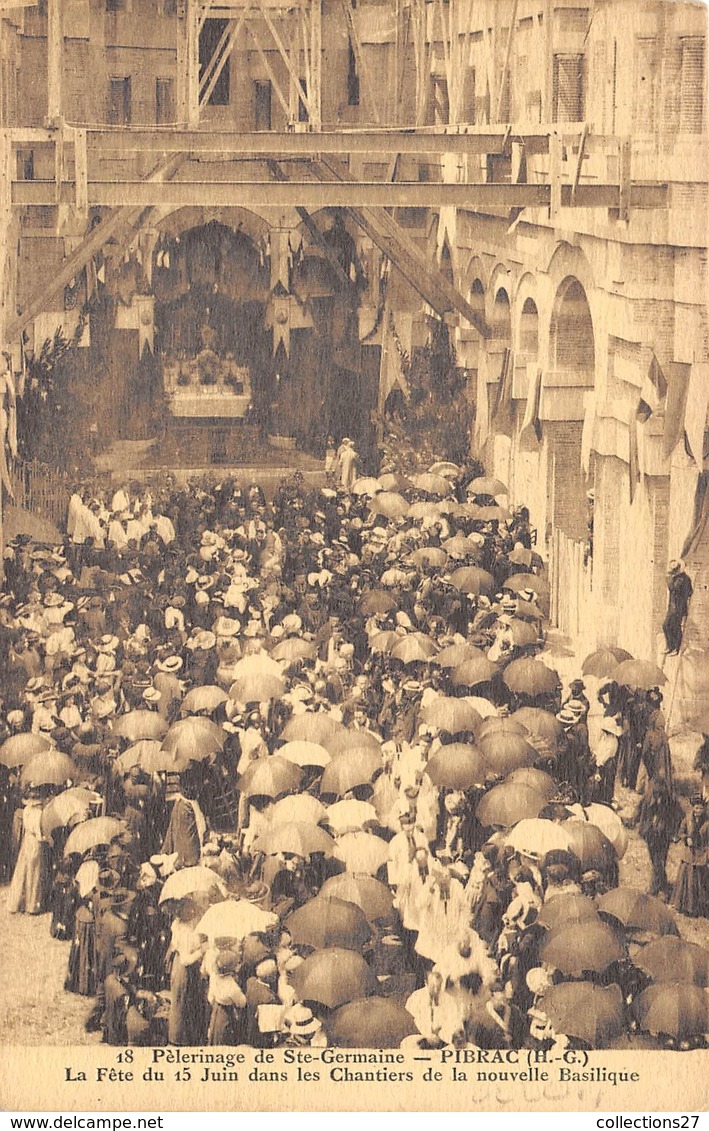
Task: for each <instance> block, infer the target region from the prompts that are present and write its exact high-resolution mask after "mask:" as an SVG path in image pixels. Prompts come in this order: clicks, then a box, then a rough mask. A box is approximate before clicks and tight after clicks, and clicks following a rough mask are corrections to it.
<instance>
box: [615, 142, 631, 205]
mask: <svg viewBox="0 0 709 1131" xmlns="http://www.w3.org/2000/svg"><path fill="white" fill-rule="evenodd" d="M618 156H619V182H620V189H619V193H618V219H619V220H623V221H627V220H629V219H630V206H631V196H632V192H631V189H632V186H631V181H630V173H631V162H632V156H633V152H632V148H631V144H630V138H629V137H624V138H623V139H622V141H621V143H620V152H619V155H618Z"/></svg>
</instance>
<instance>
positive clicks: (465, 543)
mask: <svg viewBox="0 0 709 1131" xmlns="http://www.w3.org/2000/svg"><path fill="white" fill-rule="evenodd" d="M443 549H444V550H445V552H446V553H447V554H448V555H449V557H451V558H468V557H472V558H477V557H479V555H480V553H481V550H482V547H481V546H480V543H479V542H477V541H476V540H475V539H474V538H466V536H465V535H464V534H454V536H453V537H452V538H447V539H446V541H445V542H444V543H443Z"/></svg>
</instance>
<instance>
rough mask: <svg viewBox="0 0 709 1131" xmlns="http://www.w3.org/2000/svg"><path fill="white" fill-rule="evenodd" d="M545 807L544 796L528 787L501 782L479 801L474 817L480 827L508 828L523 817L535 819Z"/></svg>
mask: <svg viewBox="0 0 709 1131" xmlns="http://www.w3.org/2000/svg"><path fill="white" fill-rule="evenodd" d="M545 805H546V799H545V798H544V796H543V795H542V794H539V793H537V792H536V790H534V789H531V788H530V786H528V785H518V784H516V783H515V782H503V783H502V785H496V786H495V787H494V788H493V789H491V790H489V791H488V792H487V793H486V794H485V796H484V797H482V798H481V799H480V801H479V802H478V805H477V808H476V810H475V816H476V817H477V819H478V820H479V822H480V824H481V825H487V826H492V825H501V826H502V827H504V828H509V826H510V825H515V824H516V823H517V821H521V820H522V819H523V818H525V817H537V816H538V815H539V813H540V812H541V811H542V809H543V808H544V806H545Z"/></svg>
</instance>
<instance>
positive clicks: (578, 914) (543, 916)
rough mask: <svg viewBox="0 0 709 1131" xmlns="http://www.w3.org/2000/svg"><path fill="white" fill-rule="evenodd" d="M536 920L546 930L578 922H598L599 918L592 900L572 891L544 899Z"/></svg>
mask: <svg viewBox="0 0 709 1131" xmlns="http://www.w3.org/2000/svg"><path fill="white" fill-rule="evenodd" d="M536 921H537V923H539V924H540V925H541V926H542V927H546V929H547V930H548V931H556V930H560V929H562V928H565V927H574V926H576V925H577V924H578V923H600V921H601V920H600V918H599V916H598V911H597V910H596V905H595V903H594V902H593V900H592V899H589V898H588V896H587V895H581V894H576V893H575V892H574V893H569V894H564V895H555V896H552V898H551V899H546V900H545V901H544V904H543V906H542V909H541V911H540V912H539V914H538V916H537V919H536Z"/></svg>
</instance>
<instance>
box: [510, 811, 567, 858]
mask: <svg viewBox="0 0 709 1131" xmlns="http://www.w3.org/2000/svg"><path fill="white" fill-rule="evenodd" d="M505 843H506V844H509V845H511V846H512V848H514V849H515V851H516V852H521V853H522V855H523V856H530V857H532V858H533V859H537V860H539V859H541V858H542V857H544V856H546V854H547V852H554V851H555V850H556V849H564V850H568V847H569V838H568V835H567V833H566V832H565V830H564V826H562V825H559V824H557V823H556V821H546V820H541V819H540V818H539V817H535V818H529V819H527V818H525V820H523V821H520V822H519V824H517V825H515V827H514V828H513V829H512V831H511V832H509V833H508V834H507V838H506V842H505Z"/></svg>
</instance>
